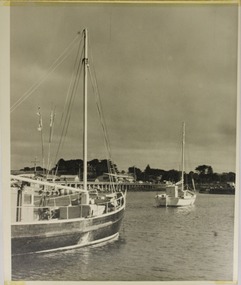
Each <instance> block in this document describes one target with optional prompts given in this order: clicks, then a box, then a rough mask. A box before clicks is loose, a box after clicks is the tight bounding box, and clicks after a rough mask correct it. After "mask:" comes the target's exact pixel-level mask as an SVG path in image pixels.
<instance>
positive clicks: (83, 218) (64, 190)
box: [11, 29, 126, 255]
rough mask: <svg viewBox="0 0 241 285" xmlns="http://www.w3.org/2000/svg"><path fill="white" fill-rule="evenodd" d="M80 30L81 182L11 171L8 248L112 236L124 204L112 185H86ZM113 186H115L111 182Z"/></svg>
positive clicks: (21, 250)
mask: <svg viewBox="0 0 241 285" xmlns="http://www.w3.org/2000/svg"><path fill="white" fill-rule="evenodd" d="M83 36H84V58H83V59H82V60H81V63H82V64H83V68H84V88H83V89H84V120H83V121H84V126H83V128H84V132H83V134H84V139H83V141H84V147H83V187H82V189H81V188H77V187H76V188H75V187H70V186H66V184H65V183H63V184H61V183H60V182H56V181H55V182H54V181H47V179H34V178H28V177H22V176H18V175H11V179H12V180H13V181H15V182H16V181H18V184H19V183H20V186H19V187H15V185H16V183H15V184H14V187H12V188H11V191H12V193H11V195H12V199H11V203H12V215H11V217H12V218H11V219H12V222H11V243H12V254H13V255H19V254H32V253H39V252H50V251H55V250H66V249H72V248H77V247H82V246H88V245H92V244H96V243H101V242H106V241H108V240H112V239H114V238H117V237H118V235H119V229H120V226H121V221H122V219H123V216H124V210H125V205H126V193H122V192H121V191H118V189H115V188H114V185H112V187H111V189H112V190H111V191H109V192H106V193H103V192H101V193H100V192H99V191H97V189H96V190H94V189H92V190H91V191H89V189H88V185H87V68H89V62H88V54H87V41H88V40H87V30H86V29H85V30H84V31H83ZM116 187H117V186H116Z"/></svg>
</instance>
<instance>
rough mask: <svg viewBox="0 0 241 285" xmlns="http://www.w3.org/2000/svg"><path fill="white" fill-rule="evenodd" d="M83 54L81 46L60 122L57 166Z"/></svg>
mask: <svg viewBox="0 0 241 285" xmlns="http://www.w3.org/2000/svg"><path fill="white" fill-rule="evenodd" d="M81 41H82V39H81ZM81 41H80V43H81ZM82 54H83V49H82V52H81V53H80V44H79V49H78V54H77V56H76V60H75V64H74V71H73V74H72V79H71V82H70V86H69V89H68V94H67V97H66V102H65V107H64V111H63V114H62V118H61V122H60V125H61V124H62V125H63V127H62V132H61V136H60V140H59V144H58V147H57V152H56V155H55V164H56V162H57V157H58V155H59V151H60V148H61V147H62V146H63V144H64V141H65V138H66V135H67V131H68V127H69V122H70V118H71V110H72V106H73V102H74V98H75V95H76V90H77V87H78V83H79V79H80V75H81V72H82V69H81V67H82V63H81V60H80V58H81V57H82ZM57 171H58V166H57V168H56V174H57Z"/></svg>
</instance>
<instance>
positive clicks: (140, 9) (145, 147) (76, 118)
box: [10, 4, 238, 173]
mask: <svg viewBox="0 0 241 285" xmlns="http://www.w3.org/2000/svg"><path fill="white" fill-rule="evenodd" d="M237 7H238V6H237V5H223V4H222V5H218V4H215V5H193V4H185V5H174V4H173V5H170V4H169V5H168V4H166V5H164V4H149V5H145V4H140V5H137V4H136V5H134V4H92V5H90V4H88V5H87V4H78V5H74V4H72V5H66V4H63V5H58V6H50V5H46V6H36V5H34V6H28V7H26V6H25V7H21V6H19V7H11V22H10V31H11V33H10V36H11V42H10V43H11V54H10V55H11V105H13V104H14V103H15V102H16V101H17V100H18V99H19V98H21V97H22V96H23V95H24V94H25V93H26V91H28V90H29V88H30V87H31V86H33V84H36V82H39V81H40V80H41V78H43V76H44V75H45V74H46V73H47V71H48V70H49V67H50V66H51V65H52V63H53V62H54V61H55V60H56V58H58V56H59V55H60V54H62V52H63V51H64V50H65V48H66V47H67V46H68V45H69V44H70V43H71V42H72V41H73V39H74V38H75V37H76V34H77V33H78V32H79V31H82V30H83V29H84V28H87V29H88V34H89V46H90V52H91V57H92V58H93V64H94V70H95V73H96V78H97V81H98V88H99V91H100V96H101V99H102V105H103V113H104V117H105V120H106V125H107V129H108V134H109V141H110V146H111V154H112V160H113V161H114V162H115V163H116V164H117V166H118V169H119V170H120V171H121V170H127V169H128V167H130V166H136V167H138V168H140V169H141V170H144V169H145V167H146V166H147V164H149V165H150V167H151V168H159V169H164V170H170V169H179V168H180V165H181V138H182V122H185V124H186V144H185V158H186V159H185V167H186V171H194V170H195V168H196V167H197V166H199V165H203V164H206V165H210V166H212V168H213V170H214V172H217V173H222V172H229V171H233V172H235V163H236V162H235V160H236V129H237V126H236V118H237V41H238V29H237V28H238V9H237ZM73 58H74V57H73ZM68 59H69V60H70V62H71V59H72V58H71V57H69V58H68ZM70 67H71V64H70V63H68V61H67V60H66V61H65V62H63V65H61V66H59V67H58V68H57V69H56V70H55V72H53V73H51V74H50V75H49V76H48V77H47V78H46V80H45V81H44V82H43V83H42V84H40V86H39V88H38V89H37V90H36V91H35V92H33V94H32V95H31V96H30V97H28V98H27V99H26V100H25V101H24V102H23V103H22V104H21V105H19V106H18V107H17V108H16V109H15V110H14V111H13V112H11V169H20V168H23V167H25V166H33V161H34V159H35V157H37V160H38V161H41V156H42V154H41V153H42V152H41V138H40V133H39V132H38V131H37V127H38V116H37V115H36V113H37V111H38V107H40V108H41V113H42V116H43V134H44V145H45V155H46V153H47V149H48V144H47V141H48V132H49V129H48V125H49V114H50V112H51V108H52V106H53V107H54V108H55V113H56V116H55V124H56V125H58V122H59V121H60V119H61V112H62V108H63V106H64V101H65V98H66V93H67V90H68V85H69V82H70V80H71V74H72V70H71V68H70ZM79 93H81V87H80V92H79ZM88 100H89V101H88V104H89V105H88V109H89V111H88V118H89V119H88V120H89V125H88V143H89V144H88V160H90V159H94V158H99V159H105V158H106V151H105V146H104V143H103V135H102V134H101V127H100V123H99V119H98V113H97V111H96V106H95V102H94V101H95V100H94V95H93V94H92V93H91V91H90V93H89V99H88ZM72 113H73V114H72V116H71V122H70V128H69V131H68V134H67V137H66V140H65V144H64V146H63V148H62V149H61V153H60V154H59V156H58V158H64V159H66V160H67V159H77V158H82V113H83V112H82V95H81V94H80V95H79V96H77V98H76V102H75V103H74V108H73V112H72ZM59 134H60V132H59V131H58V128H57V127H56V128H55V132H54V136H53V142H52V145H51V162H52V164H53V165H52V166H54V163H55V159H54V157H55V153H56V148H57V141H58V138H59ZM38 164H39V165H41V162H39V163H38Z"/></svg>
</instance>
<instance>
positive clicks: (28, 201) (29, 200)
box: [23, 194, 32, 204]
mask: <svg viewBox="0 0 241 285" xmlns="http://www.w3.org/2000/svg"><path fill="white" fill-rule="evenodd" d="M23 202H24V204H32V195H30V194H25V195H24V200H23Z"/></svg>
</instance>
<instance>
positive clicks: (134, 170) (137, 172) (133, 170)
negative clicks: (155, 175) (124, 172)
mask: <svg viewBox="0 0 241 285" xmlns="http://www.w3.org/2000/svg"><path fill="white" fill-rule="evenodd" d="M128 172H129V173H131V174H133V175H134V176H135V180H137V181H138V180H143V172H142V171H141V170H140V169H139V168H137V167H135V166H132V167H129V168H128Z"/></svg>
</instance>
